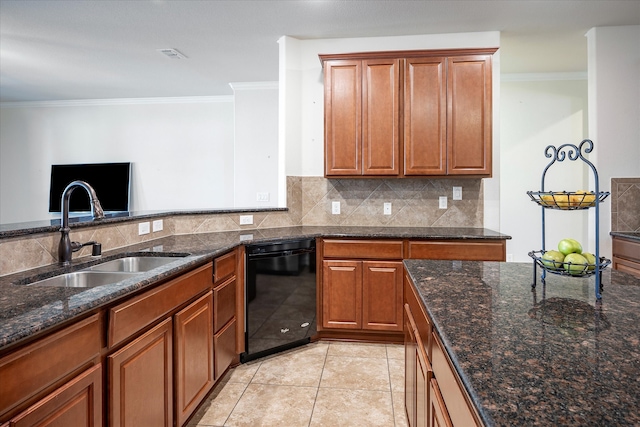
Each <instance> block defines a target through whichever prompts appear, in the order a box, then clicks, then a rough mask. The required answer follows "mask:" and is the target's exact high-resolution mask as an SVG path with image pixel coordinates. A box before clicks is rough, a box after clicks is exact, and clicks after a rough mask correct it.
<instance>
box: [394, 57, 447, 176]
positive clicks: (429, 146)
mask: <svg viewBox="0 0 640 427" xmlns="http://www.w3.org/2000/svg"><path fill="white" fill-rule="evenodd" d="M404 72H405V78H404V82H405V83H404V174H405V175H446V173H447V78H446V58H443V57H433V58H432V57H427V58H409V59H407V62H406V65H405V69H404Z"/></svg>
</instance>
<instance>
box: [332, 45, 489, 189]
mask: <svg viewBox="0 0 640 427" xmlns="http://www.w3.org/2000/svg"><path fill="white" fill-rule="evenodd" d="M495 51H496V49H493V48H490V49H449V50H429V51H395V52H394V51H391V52H365V53H354V54H336V55H320V59H321V60H322V62H323V66H324V82H325V176H326V177H349V176H352V177H356V176H360V177H363V176H382V177H384V176H386V177H392V176H396V177H405V176H408V177H411V176H446V175H472V176H480V177H483V176H487V177H488V176H491V155H492V153H491V136H492V106H491V98H492V87H491V78H492V74H491V73H492V71H491V58H492V54H493V53H494V52H495Z"/></svg>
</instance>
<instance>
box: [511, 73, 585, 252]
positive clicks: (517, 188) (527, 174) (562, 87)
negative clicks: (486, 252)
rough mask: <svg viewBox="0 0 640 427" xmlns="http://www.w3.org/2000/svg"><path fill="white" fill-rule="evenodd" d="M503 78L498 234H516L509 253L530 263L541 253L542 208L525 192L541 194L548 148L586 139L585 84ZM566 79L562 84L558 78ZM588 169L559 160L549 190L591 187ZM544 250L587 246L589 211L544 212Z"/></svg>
mask: <svg viewBox="0 0 640 427" xmlns="http://www.w3.org/2000/svg"><path fill="white" fill-rule="evenodd" d="M514 77H516V76H510V75H506V76H505V75H503V80H502V83H501V86H502V90H501V99H500V107H501V120H500V123H501V129H500V148H501V163H500V165H499V167H500V177H501V182H500V185H501V197H502V203H501V205H500V230H501V231H502V232H503V233H506V234H509V235H510V236H512V238H513V239H512V240H508V241H507V254H511V255H512V256H513V260H514V261H516V262H530V261H531V258H529V257H528V256H527V253H528V252H529V251H532V250H539V249H542V223H541V217H542V216H541V208H540V207H539V206H538V205H537V204H535V203H534V202H532V201H531V200H530V198H529V196H528V195H527V194H526V192H527V191H529V190H530V191H539V190H541V185H542V184H541V179H542V172H543V170H544V168H545V167H546V166H547V165H548V164H549V162H550V161H551V159H549V158H547V157H545V151H544V150H545V148H546V147H547V146H548V145H554V146H556V147H558V146H560V145H562V144H565V143H571V144H575V145H578V144H579V143H580V142H581V141H582V139H584V138H586V137H587V80H586V76H584V78H582V76H580V75H564V76H560V75H552V74H547V75H544V74H543V75H529V76H526V77H525V78H526V79H525V80H522V79H521V77H519V79H518V80H513V78H514ZM560 78H563V80H559V79H560ZM587 168H588V166H587V165H586V164H585V163H584V162H582V161H575V162H572V161H568V160H565V161H564V162H556V163H555V164H554V165H553V166H551V167H550V169H549V170H548V172H547V179H546V180H545V188H544V189H545V191H576V190H581V189H587V188H588V185H589V183H588V179H587V175H586V172H587ZM545 215H546V221H545V223H546V230H547V233H546V249H547V250H550V249H555V246H556V245H557V242H558V241H559V240H561V239H563V238H566V237H569V238H574V239H576V240H578V241H579V242H581V243H583V245H584V246H585V248H584V250H585V252H593V251H594V250H595V249H594V248H591V247H588V232H587V215H588V214H587V211H570V212H569V211H566V212H565V211H551V210H546V213H545Z"/></svg>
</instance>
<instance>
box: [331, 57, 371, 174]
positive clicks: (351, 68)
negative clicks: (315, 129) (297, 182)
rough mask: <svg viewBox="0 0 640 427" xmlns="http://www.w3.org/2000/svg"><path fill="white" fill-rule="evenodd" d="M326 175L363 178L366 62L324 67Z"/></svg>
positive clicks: (339, 61)
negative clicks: (363, 63) (363, 66)
mask: <svg viewBox="0 0 640 427" xmlns="http://www.w3.org/2000/svg"><path fill="white" fill-rule="evenodd" d="M324 87H325V98H324V114H325V119H324V121H325V175H326V176H336V175H362V157H361V156H362V154H361V152H362V130H361V127H360V121H361V117H362V115H361V112H362V61H350V60H336V61H327V62H326V63H325V68H324Z"/></svg>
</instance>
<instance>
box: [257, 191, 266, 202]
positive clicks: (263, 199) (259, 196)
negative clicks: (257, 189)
mask: <svg viewBox="0 0 640 427" xmlns="http://www.w3.org/2000/svg"><path fill="white" fill-rule="evenodd" d="M256 201H258V202H268V201H269V193H257V194H256Z"/></svg>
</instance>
